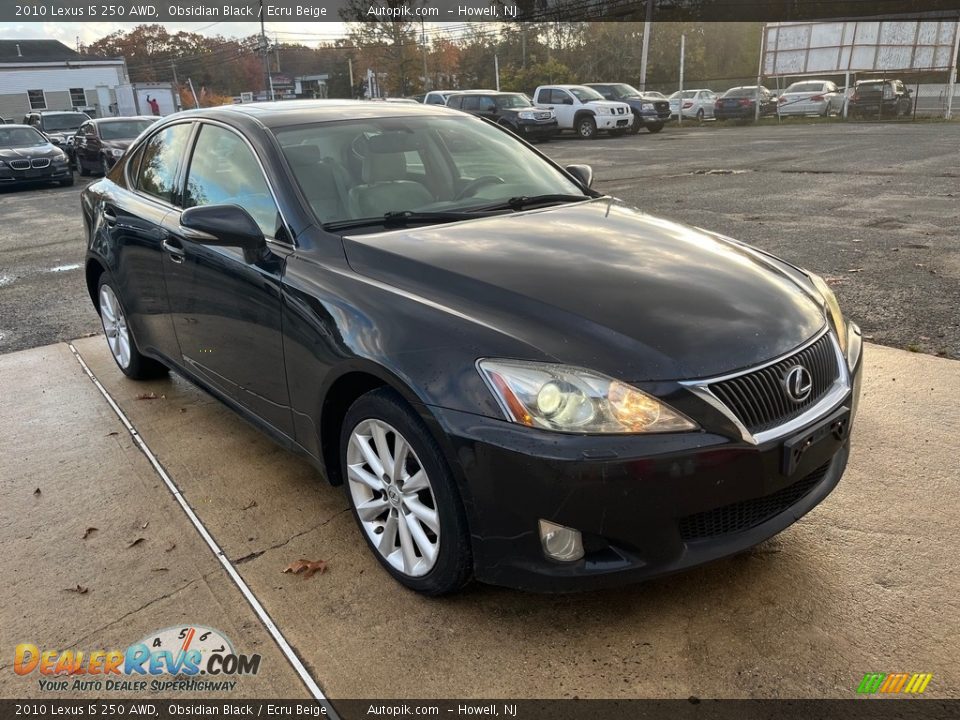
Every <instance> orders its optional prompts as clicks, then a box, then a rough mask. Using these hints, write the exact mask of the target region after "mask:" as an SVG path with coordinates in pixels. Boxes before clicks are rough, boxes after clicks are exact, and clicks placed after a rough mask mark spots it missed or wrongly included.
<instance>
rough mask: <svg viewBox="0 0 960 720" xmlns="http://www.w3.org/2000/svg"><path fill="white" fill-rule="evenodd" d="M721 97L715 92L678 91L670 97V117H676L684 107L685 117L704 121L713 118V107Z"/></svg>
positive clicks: (701, 90)
mask: <svg viewBox="0 0 960 720" xmlns="http://www.w3.org/2000/svg"><path fill="white" fill-rule="evenodd" d="M718 97H719V96H718V95H717V94H716V93H715V92H714V91H713V90H707V89H705V88H703V89H699V90H683V91H680V90H678V91H677V92H675V93H674V94H673V95H671V96H670V116H671V117H676V116H677V114H678V113H679V112H680V106H681V105H683V117H684V118H695V119H697V120H703V119H704V118H712V117H713V105H714V103H715V102H716V101H717V98H718Z"/></svg>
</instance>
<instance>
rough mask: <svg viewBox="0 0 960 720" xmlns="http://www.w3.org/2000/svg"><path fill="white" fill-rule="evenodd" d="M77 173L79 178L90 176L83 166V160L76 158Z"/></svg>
mask: <svg viewBox="0 0 960 720" xmlns="http://www.w3.org/2000/svg"><path fill="white" fill-rule="evenodd" d="M77 172H79V173H80V176H81V177H87V176H88V175H90V171H89V170H88V169H87V166H86V165H84V164H83V160H81V159H80V158H77Z"/></svg>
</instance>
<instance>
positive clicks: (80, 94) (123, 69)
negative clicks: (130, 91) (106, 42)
mask: <svg viewBox="0 0 960 720" xmlns="http://www.w3.org/2000/svg"><path fill="white" fill-rule="evenodd" d="M128 83H129V79H128V77H127V65H126V62H125V61H124V60H123V58H103V57H95V56H92V55H81V54H80V53H78V52H76V51H75V50H71V49H70V48H69V47H67V46H66V45H64V44H63V43H61V42H59V41H57V40H0V118H3V119H4V120H6V121H7V122H10V121H13V122H21V121H22V120H23V116H24V115H26V114H27V113H28V112H31V111H37V110H73V109H82V110H85V111H86V112H87V113H88V114H90V115H96V116H98V117H104V116H108V115H113V114H116V113H115V107H116V102H117V96H116V89H117V87H119V86H121V85H126V84H128ZM111 106H113V109H112V108H111Z"/></svg>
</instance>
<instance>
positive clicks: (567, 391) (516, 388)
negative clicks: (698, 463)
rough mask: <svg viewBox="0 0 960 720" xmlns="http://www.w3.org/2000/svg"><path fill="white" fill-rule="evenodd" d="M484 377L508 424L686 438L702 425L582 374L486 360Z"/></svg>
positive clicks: (627, 389)
mask: <svg viewBox="0 0 960 720" xmlns="http://www.w3.org/2000/svg"><path fill="white" fill-rule="evenodd" d="M477 367H478V368H479V370H480V374H481V375H482V376H483V378H484V380H486V382H487V385H488V386H489V387H490V390H491V391H492V392H493V394H494V395H495V396H496V398H497V400H498V401H499V403H500V407H501V408H502V409H503V411H504V413H505V414H506V416H507V419H509V420H511V421H513V422H515V423H519V424H521V425H526V426H528V427H536V428H542V429H544V430H555V431H558V432H572V433H648V432H685V431H688V430H696V429H697V425H696V424H695V423H693V422H691V421H690V420H689V419H688V418H686V417H684V416H683V415H681V414H680V413H679V412H677V411H676V410H673V409H671V408H670V407H668V406H667V405H665V404H664V403H662V402H660V401H659V400H657V399H656V398H654V397H652V396H650V395H647V394H646V393H644V392H642V391H640V390H637V389H636V388H634V387H631V386H630V385H626V384H624V383H622V382H620V381H618V380H614V379H613V378H609V377H606V376H605V375H601V374H599V373H595V372H592V371H590V370H583V369H581V368H575V367H569V366H567V365H554V364H552V363H538V362H530V361H524V360H480V361H479V362H478V363H477Z"/></svg>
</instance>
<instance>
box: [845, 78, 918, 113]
mask: <svg viewBox="0 0 960 720" xmlns="http://www.w3.org/2000/svg"><path fill="white" fill-rule="evenodd" d="M911 94H912V93H911V91H910V89H909V88H907V87H906V86H905V85H904V84H903V82H902V81H900V80H858V81H857V83H856V84H855V85H854V87H853V93H852V94H851V95H850V100H849V103H850V104H849V106H848V108H847V112H848V114H849V115H851V116H852V117H866V116H873V115H876V116H879V117H884V116H886V117H901V116H904V115H909V114H910V113H912V112H913V98H912V97H911Z"/></svg>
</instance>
